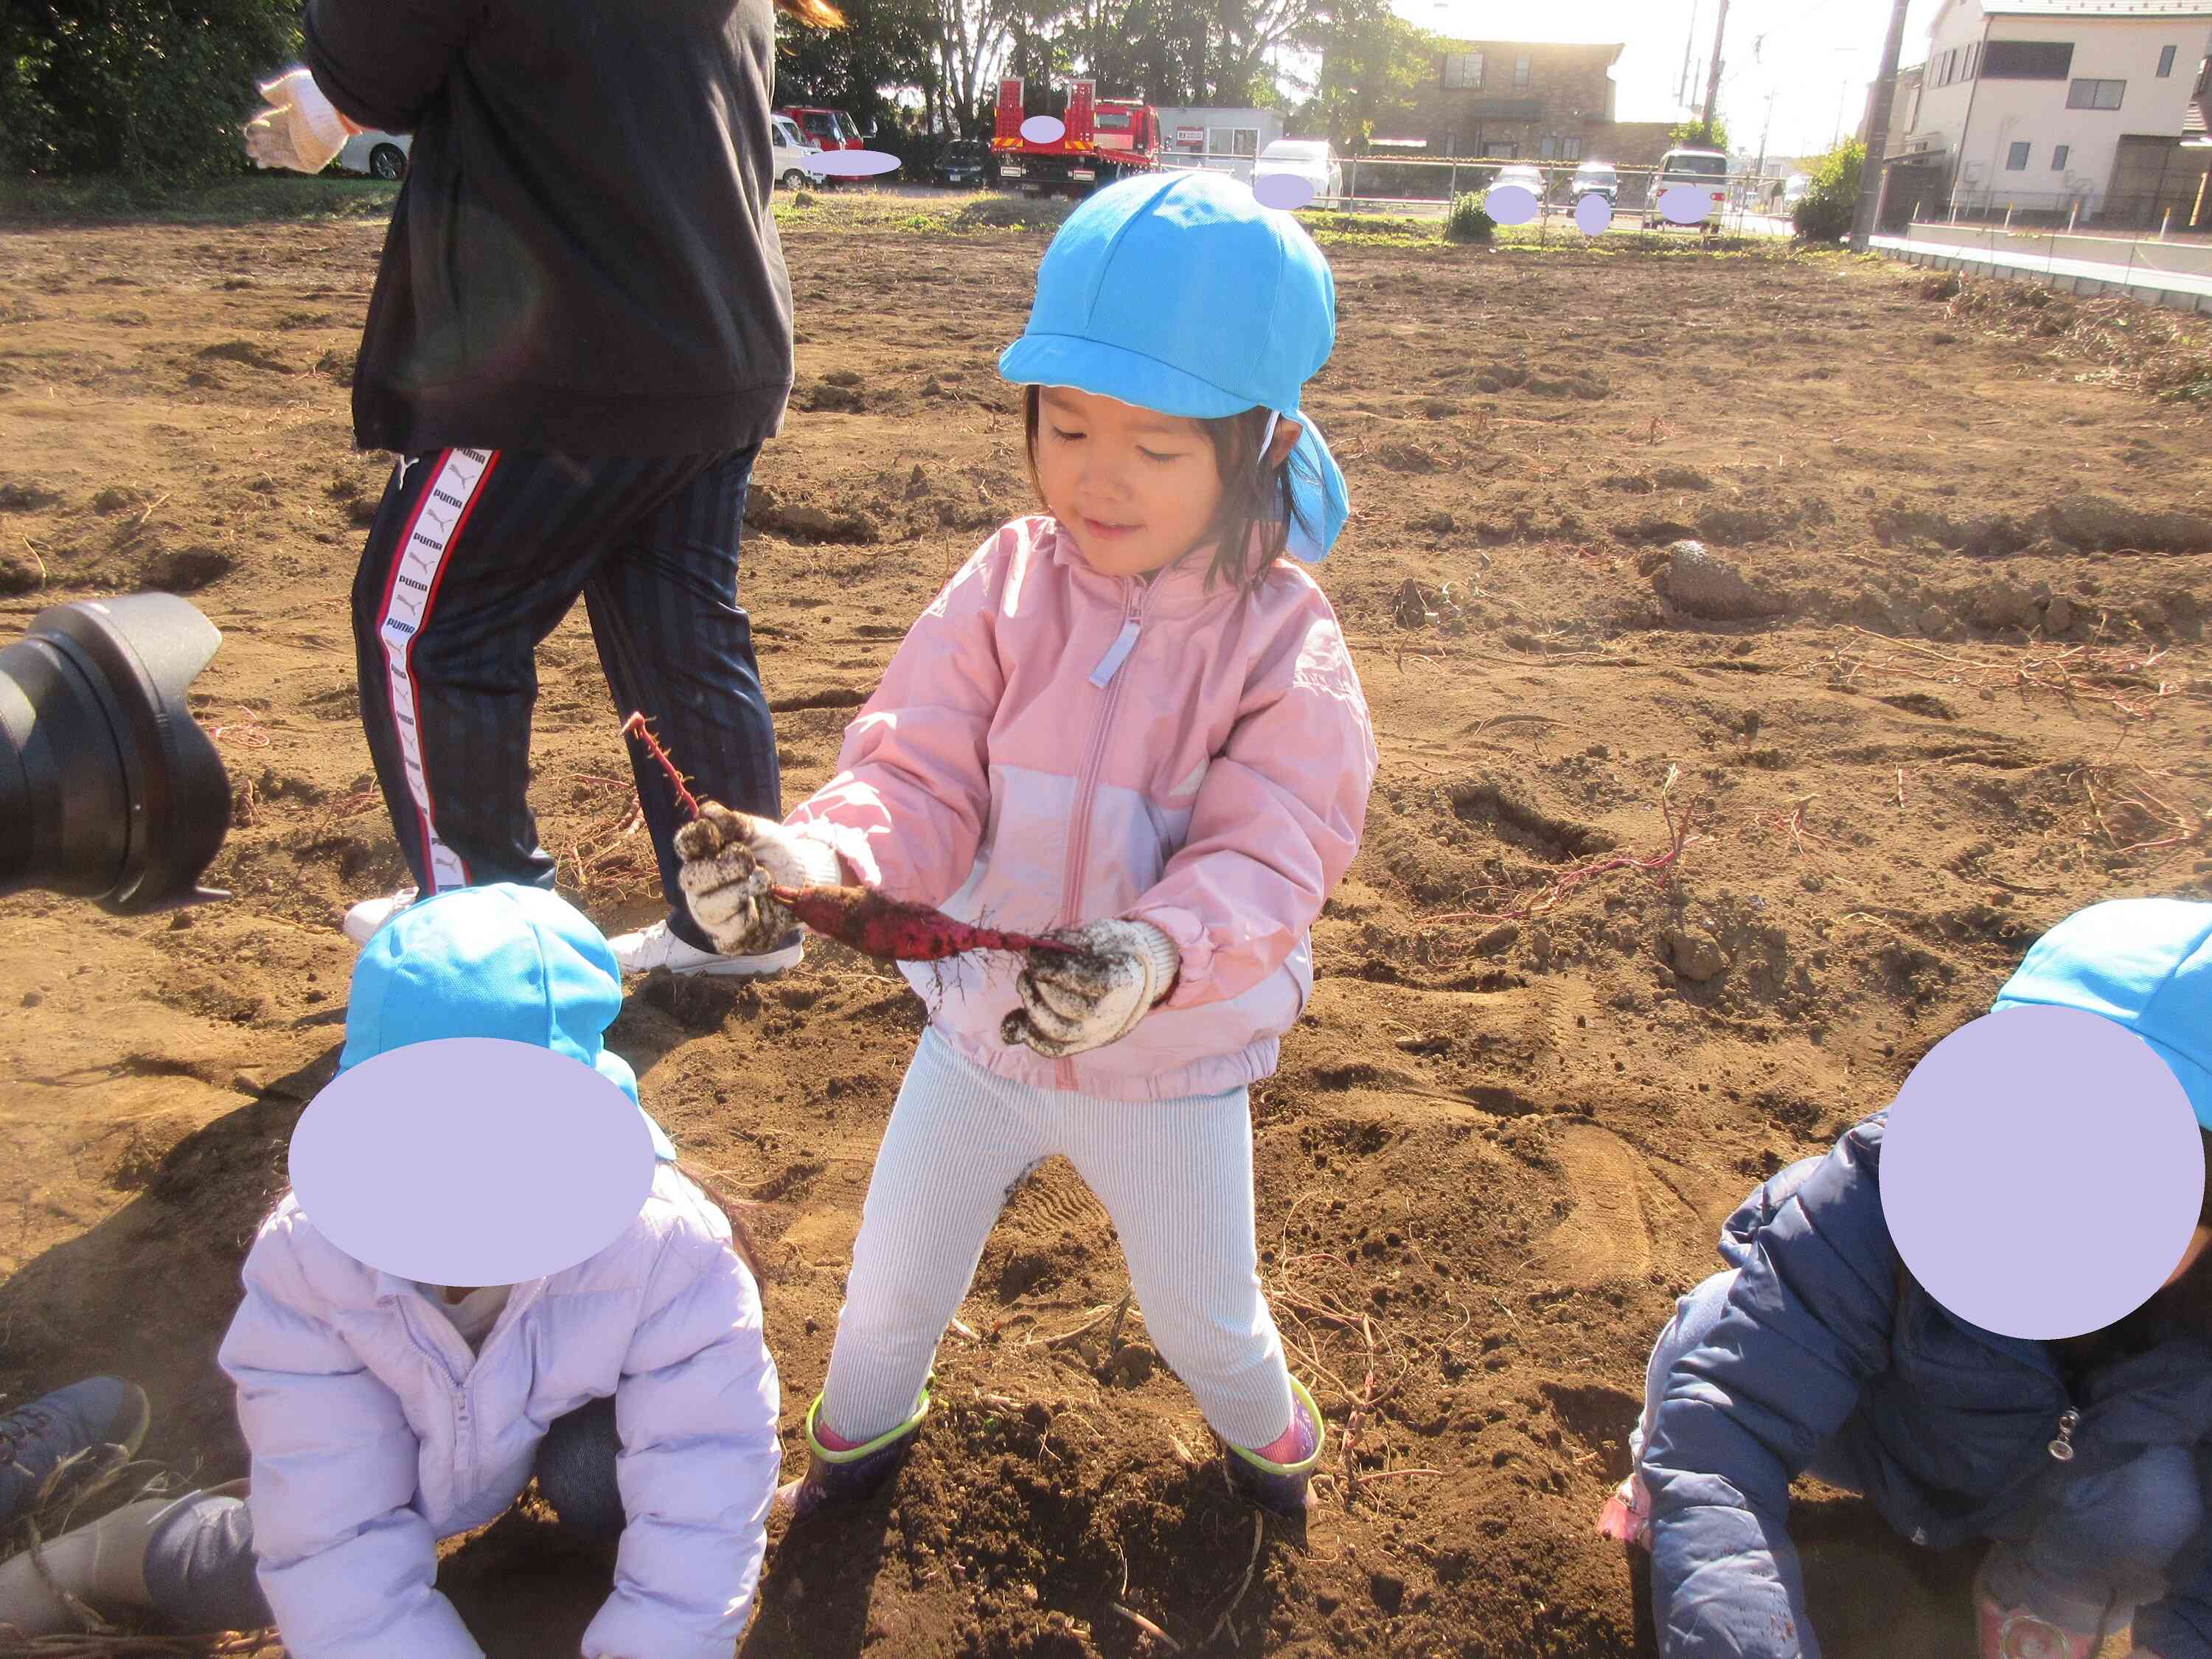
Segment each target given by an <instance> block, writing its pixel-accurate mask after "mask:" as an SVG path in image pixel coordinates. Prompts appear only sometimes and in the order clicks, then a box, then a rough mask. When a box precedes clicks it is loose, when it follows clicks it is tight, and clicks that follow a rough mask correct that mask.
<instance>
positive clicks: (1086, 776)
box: [1056, 577, 1159, 1090]
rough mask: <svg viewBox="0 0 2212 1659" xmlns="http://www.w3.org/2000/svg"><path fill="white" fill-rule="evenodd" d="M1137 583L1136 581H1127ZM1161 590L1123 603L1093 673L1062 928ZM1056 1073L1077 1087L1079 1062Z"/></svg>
mask: <svg viewBox="0 0 2212 1659" xmlns="http://www.w3.org/2000/svg"><path fill="white" fill-rule="evenodd" d="M1122 580H1125V581H1133V580H1136V579H1135V578H1134V577H1124V578H1123V579H1122ZM1158 589H1159V583H1158V580H1154V581H1152V582H1149V583H1147V584H1146V586H1145V591H1144V596H1143V597H1142V598H1141V599H1139V600H1138V602H1137V603H1136V604H1135V605H1130V603H1129V601H1128V599H1127V597H1124V598H1123V599H1122V601H1121V633H1120V634H1119V635H1116V636H1115V641H1114V643H1113V644H1112V645H1111V646H1109V647H1108V648H1107V652H1106V654H1105V656H1104V657H1103V658H1102V659H1100V660H1099V664H1098V666H1097V668H1096V669H1095V670H1093V671H1092V672H1091V684H1093V685H1096V686H1099V687H1101V688H1103V690H1104V691H1105V693H1106V696H1105V700H1104V701H1103V702H1101V703H1100V704H1099V705H1098V719H1097V723H1096V724H1095V725H1094V726H1092V727H1091V743H1090V745H1089V747H1088V748H1087V749H1085V751H1084V756H1083V769H1082V770H1081V771H1080V772H1079V773H1078V774H1077V775H1076V781H1075V816H1074V819H1073V822H1072V823H1070V824H1069V825H1068V831H1067V875H1066V881H1065V884H1064V888H1063V891H1062V896H1061V899H1060V926H1061V927H1074V926H1075V925H1076V924H1077V923H1078V922H1079V921H1082V920H1083V918H1082V916H1081V915H1079V914H1078V912H1079V910H1080V909H1081V908H1082V905H1083V872H1084V866H1085V865H1086V864H1087V863H1088V862H1089V861H1090V858H1091V800H1092V799H1093V797H1095V796H1096V795H1097V793H1098V774H1099V772H1100V770H1101V769H1103V767H1104V765H1105V761H1106V734H1107V732H1109V730H1111V729H1112V726H1113V724H1114V711H1115V708H1118V707H1119V706H1120V705H1121V685H1122V680H1121V669H1122V666H1123V665H1125V664H1126V663H1127V661H1128V660H1129V656H1130V653H1132V652H1133V651H1134V650H1135V649H1136V648H1137V635H1138V634H1139V632H1140V631H1142V629H1143V628H1144V625H1145V611H1146V607H1148V606H1149V605H1151V604H1152V595H1153V594H1154V593H1155V592H1158ZM1056 1075H1057V1077H1058V1078H1059V1080H1060V1087H1061V1088H1063V1089H1069V1090H1072V1089H1073V1088H1074V1087H1075V1062H1074V1061H1073V1060H1070V1059H1066V1058H1062V1059H1061V1060H1060V1061H1059V1062H1058V1063H1057V1070H1056Z"/></svg>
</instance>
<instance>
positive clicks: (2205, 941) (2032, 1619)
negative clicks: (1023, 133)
mask: <svg viewBox="0 0 2212 1659" xmlns="http://www.w3.org/2000/svg"><path fill="white" fill-rule="evenodd" d="M2037 1004H2040V1005H2046V1006H2057V1007H2067V1008H2078V1009H2083V1010H2087V1012H2092V1013H2095V1014H2098V1015H2100V1016H2102V1017H2104V1018H2108V1019H2112V1020H2114V1021H2116V1022H2118V1024H2121V1025H2123V1026H2125V1027H2127V1028H2129V1029H2130V1030H2133V1031H2134V1032H2135V1033H2136V1035H2137V1036H2140V1037H2142V1039H2143V1040H2144V1041H2145V1042H2148V1044H2149V1045H2150V1046H2151V1047H2152V1048H2154V1050H2156V1051H2157V1053H2158V1054H2160V1057H2161V1058H2162V1059H2164V1060H2166V1063H2167V1064H2168V1065H2169V1066H2171V1067H2172V1070H2173V1072H2174V1073H2175V1074H2176V1076H2177V1077H2179V1079H2180V1081H2181V1084H2182V1087H2183V1090H2184V1091H2185V1093H2186V1095H2187V1096H2188V1097H2189V1100H2190V1103H2191V1105H2192V1106H2193V1107H2194V1108H2195V1109H2196V1112H2197V1121H2198V1123H2199V1124H2200V1126H2205V1127H2208V1128H2212V904H2205V903H2193V902H2183V901H2180V900H2173V899H2129V900H2119V901H2116V902H2111V903H2106V904H2099V905H2093V906H2092V907H2091V908H2088V909H2086V910H2082V911H2079V912H2077V913H2076V914H2075V915H2071V916H2069V917H2068V918H2067V919H2066V920H2065V921H2062V922H2060V923H2059V924H2058V925H2057V927H2054V928H2052V929H2051V932H2050V933H2047V934H2045V936H2044V937H2043V938H2042V939H2039V941H2038V942H2037V943H2036V945H2034V947H2033V949H2032V950H2030V951H2029V952H2028V954H2027V958H2026V960H2025V961H2024V962H2023V963H2021V968H2020V969H2019V971H2018V972H2017V973H2015V975H2013V977H2012V979H2011V980H2010V981H2008V982H2007V984H2006V985H2005V987H2004V988H2003V990H2002V992H2001V993H2000V994H1999V995H1998V997H1997V1000H1996V1005H1995V1008H1996V1010H2003V1009H2006V1008H2012V1007H2019V1006H2027V1005H2037ZM1886 1116H1887V1114H1886V1113H1877V1114H1876V1115H1875V1116H1873V1117H1871V1118H1869V1119H1868V1120H1867V1121H1865V1122H1863V1123H1861V1124H1859V1125H1858V1126H1857V1127H1855V1128H1853V1129H1852V1130H1851V1131H1850V1133H1848V1134H1846V1135H1845V1136H1844V1138H1843V1139H1842V1140H1840V1141H1839V1142H1838V1143H1837V1145H1836V1147H1835V1149H1834V1150H1833V1151H1832V1152H1829V1153H1828V1154H1827V1155H1826V1157H1824V1158H1808V1159H1806V1160H1804V1161H1803V1162H1802V1163H1800V1164H1793V1165H1791V1166H1790V1168H1788V1169H1786V1170H1783V1171H1781V1172H1780V1173H1779V1174H1778V1175H1777V1176H1774V1177H1773V1178H1772V1179H1771V1180H1770V1181H1768V1182H1766V1183H1765V1186H1763V1187H1761V1188H1759V1191H1758V1192H1756V1193H1754V1194H1753V1195H1752V1196H1751V1198H1750V1199H1749V1200H1747V1201H1746V1202H1745V1204H1744V1205H1743V1206H1742V1207H1741V1208H1740V1209H1739V1210H1738V1211H1737V1212H1735V1215H1734V1216H1732V1217H1731V1218H1729V1222H1728V1224H1727V1226H1726V1228H1725V1229H1724V1231H1723V1236H1722V1238H1721V1254H1722V1255H1723V1256H1724V1257H1725V1258H1726V1259H1727V1260H1728V1261H1729V1263H1730V1264H1731V1266H1730V1267H1729V1270H1728V1271H1727V1272H1725V1273H1718V1274H1716V1275H1715V1276H1714V1277H1712V1278H1711V1279H1707V1280H1705V1282H1704V1283H1703V1284H1701V1285H1699V1286H1698V1287H1697V1288H1696V1289H1694V1290H1692V1291H1691V1292H1690V1293H1689V1294H1688V1295H1687V1296H1686V1297H1682V1299H1681V1301H1680V1304H1679V1306H1678V1308H1677V1310H1676V1312H1675V1315H1674V1319H1673V1321H1672V1322H1670V1323H1669V1324H1668V1327H1667V1328H1666V1329H1665V1330H1664V1331H1662V1333H1661V1334H1660V1337H1659V1341H1658V1345H1657V1346H1656V1348H1655V1350H1654V1351H1653V1352H1652V1356H1651V1364H1650V1372H1649V1376H1648V1380H1647V1387H1646V1398H1645V1405H1644V1418H1643V1421H1642V1423H1641V1425H1639V1427H1638V1430H1637V1431H1636V1432H1635V1433H1634V1434H1633V1435H1632V1437H1631V1439H1630V1448H1631V1453H1632V1459H1633V1462H1634V1468H1635V1473H1634V1474H1632V1475H1631V1476H1630V1478H1629V1479H1628V1480H1626V1481H1624V1482H1623V1483H1622V1485H1621V1487H1620V1491H1619V1492H1617V1493H1616V1494H1615V1495H1614V1498H1613V1501H1612V1502H1611V1503H1610V1504H1607V1510H1606V1516H1605V1518H1604V1520H1603V1521H1602V1522H1601V1528H1603V1529H1604V1530H1605V1531H1607V1533H1609V1534H1612V1535H1613V1536H1615V1537H1620V1538H1622V1539H1625V1540H1628V1541H1632V1542H1634V1543H1637V1544H1641V1545H1644V1546H1645V1547H1649V1548H1650V1552H1651V1562H1652V1573H1651V1579H1652V1597H1653V1602H1654V1609H1653V1610H1654V1616H1655V1623H1656V1629H1657V1632H1658V1637H1659V1648H1660V1651H1661V1653H1662V1655H1663V1656H1665V1659H1801V1656H1802V1659H1818V1656H1819V1655H1820V1642H1819V1640H1818V1638H1816V1637H1815V1636H1814V1632H1813V1628H1812V1626H1811V1625H1810V1624H1809V1623H1808V1621H1807V1619H1806V1616H1805V1599H1804V1589H1803V1583H1802V1577H1801V1574H1800V1572H1799V1568H1798V1562H1797V1557H1796V1550H1795V1549H1794V1547H1792V1546H1791V1544H1790V1536H1789V1533H1788V1531H1787V1529H1786V1525H1785V1523H1786V1521H1787V1518H1788V1511H1789V1497H1790V1480H1792V1479H1793V1478H1794V1477H1795V1476H1796V1475H1798V1474H1807V1473H1809V1474H1814V1475H1815V1476H1817V1477H1818V1478H1819V1479H1820V1480H1825V1481H1827V1482H1829V1483H1830V1484H1832V1485H1836V1486H1844V1487H1846V1488H1848V1489H1850V1490H1852V1491H1857V1492H1863V1493H1865V1494H1866V1495H1867V1496H1868V1497H1869V1498H1870V1499H1871V1500H1872V1501H1873V1503H1874V1504H1875V1507H1876V1509H1877V1510H1879V1511H1880V1512H1881V1516H1882V1517H1883V1518H1884V1519H1885V1520H1886V1521H1887V1522H1889V1524H1890V1525H1891V1526H1892V1527H1893V1528H1895V1529H1896V1530H1897V1531H1898V1532H1899V1534H1901V1535H1903V1536H1904V1537H1905V1538H1909V1539H1911V1541H1913V1542H1914V1543H1917V1544H1922V1545H1925V1546H1927V1547H1930V1548H1935V1549H1944V1548H1948V1547H1953V1546H1955V1545H1958V1544H1960V1543H1964V1542H1966V1541H1968V1540H1971V1539H1977V1538H1987V1539H1990V1540H1992V1541H1993V1542H1992V1546H1991V1547H1990V1552H1989V1554H1988V1556H1987V1558H1986V1559H1985V1561H1984V1565H1983V1567H1982V1570H1981V1573H1980V1577H1979V1578H1978V1583H1977V1586H1976V1596H1975V1600H1976V1604H1977V1605H1976V1616H1977V1621H1978V1630H1979V1635H1980V1642H1981V1651H1982V1653H1983V1654H1984V1659H2091V1656H2093V1655H2094V1654H2096V1653H2097V1651H2098V1650H2099V1647H2100V1644H2101V1643H2102V1641H2103V1639H2104V1638H2105V1637H2106V1635H2108V1634H2110V1633H2112V1632H2117V1631H2118V1630H2120V1629H2122V1628H2123V1627H2125V1626H2128V1625H2129V1624H2130V1620H2132V1624H2133V1636H2134V1641H2135V1647H2134V1649H2133V1650H2132V1654H2131V1659H2212V1532H2208V1530H2207V1528H2206V1527H2205V1524H2204V1522H2205V1494H2206V1493H2207V1492H2208V1491H2212V1485H2208V1480H2212V1255H2209V1254H2208V1253H2207V1252H2206V1249H2205V1246H2206V1244H2207V1243H2208V1242H2212V1196H2208V1199H2207V1201H2206V1206H2205V1212H2204V1213H2203V1215H2202V1216H2201V1217H2200V1221H2199V1225H2198V1226H2197V1231H2196V1232H2195V1234H2194V1236H2193V1237H2192V1240H2191V1244H2190V1247H2189V1249H2188V1252H2187V1254H2186V1255H2185V1256H2184V1258H2183V1260H2182V1261H2181V1263H2180V1265H2179V1267H2177V1268H2176V1270H2175V1273H2174V1274H2173V1276H2172V1278H2171V1279H2168V1281H2167V1283H2166V1288H2165V1289H2163V1290H2161V1291H2160V1292H2159V1293H2158V1294H2157V1295H2156V1296H2154V1297H2152V1298H2151V1300H2150V1301H2149V1302H2148V1303H2147V1304H2144V1306H2143V1307H2142V1308H2141V1309H2139V1310H2137V1311H2136V1312H2135V1313H2133V1314H2131V1315H2130V1316H2128V1317H2127V1318H2126V1319H2124V1320H2123V1321H2121V1322H2119V1323H2118V1324H2117V1325H2113V1326H2110V1327H2108V1328H2106V1329H2104V1330H2100V1331H2094V1332H2092V1333H2090V1334H2087V1336H2082V1337H2076V1338H2073V1339H2070V1340H2065V1341H2057V1342H2044V1341H2032V1340H2021V1339H2017V1338H2012V1337H2004V1336H1998V1335H1995V1334H1991V1333H1990V1332H1989V1331H1986V1330H1983V1329H1981V1328H1978V1327H1976V1326H1973V1325H1970V1324H1968V1323H1966V1322H1965V1321H1963V1320H1961V1319H1960V1318H1958V1317H1957V1316H1954V1315H1953V1314H1951V1313H1949V1312H1948V1311H1947V1310H1945V1309H1944V1308H1943V1307H1942V1305H1940V1304H1938V1303H1936V1301H1935V1300H1934V1299H1933V1298H1932V1297H1930V1296H1929V1294H1928V1293H1927V1291H1924V1290H1923V1289H1922V1288H1921V1287H1920V1285H1918V1284H1917V1283H1916V1282H1915V1281H1914V1279H1912V1277H1911V1274H1910V1273H1908V1272H1906V1270H1905V1267H1904V1266H1903V1264H1902V1262H1901V1261H1900V1260H1899V1255H1898V1252H1897V1250H1896V1248H1895V1247H1894V1245H1893V1243H1892V1241H1891V1238H1890V1234H1889V1230H1888V1227H1887V1225H1886V1223H1885V1221H1884V1219H1883V1214H1882V1206H1881V1147H1882V1131H1883V1126H1884V1120H1885V1117H1886ZM2207 1143H2208V1145H2207V1151H2208V1153H2209V1154H2212V1133H2208V1134H2207ZM2208 1163H2209V1164H2212V1157H2208Z"/></svg>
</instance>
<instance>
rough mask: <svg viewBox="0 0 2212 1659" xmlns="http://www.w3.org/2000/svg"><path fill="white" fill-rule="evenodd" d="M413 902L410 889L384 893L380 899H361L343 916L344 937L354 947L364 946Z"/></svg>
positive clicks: (412, 891)
mask: <svg viewBox="0 0 2212 1659" xmlns="http://www.w3.org/2000/svg"><path fill="white" fill-rule="evenodd" d="M414 902H415V890H414V889H413V888H412V887H403V888H401V889H400V890H398V892H396V893H386V895H385V896H383V897H382V898H373V899H363V900H362V902H360V903H358V904H356V905H355V906H354V907H353V908H352V909H350V910H349V911H347V912H346V914H345V923H344V927H345V936H346V937H347V938H348V939H351V940H352V941H353V942H354V943H355V944H356V945H366V944H368V942H369V940H371V939H374V938H375V937H376V930H377V929H378V928H380V927H383V926H384V924H385V923H386V922H387V921H391V920H392V917H394V916H396V915H398V914H399V913H400V912H401V911H402V910H404V909H405V908H407V907H408V906H409V905H410V904H412V903H414Z"/></svg>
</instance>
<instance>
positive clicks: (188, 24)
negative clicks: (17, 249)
mask: <svg viewBox="0 0 2212 1659" xmlns="http://www.w3.org/2000/svg"><path fill="white" fill-rule="evenodd" d="M299 50H300V31H299V4H298V0H9V3H8V4H7V5H6V6H5V7H0V167H5V168H6V169H7V171H8V172H9V173H15V174H27V175H31V176H33V177H39V178H63V177H68V176H71V175H81V174H86V173H110V174H119V175H121V176H123V177H125V178H128V179H137V180H142V181H148V182H153V181H160V182H165V183H190V182H192V181H195V180H199V179H208V178H212V177H215V176H217V175H219V174H222V173H237V172H240V171H241V170H243V168H244V167H245V166H246V147H245V141H244V139H243V138H242V137H240V128H241V127H242V126H243V125H244V124H245V123H246V120H247V119H248V118H250V117H251V116H252V113H253V112H254V110H255V109H256V108H258V106H259V104H260V99H259V97H258V88H257V87H256V85H255V82H254V77H255V76H257V75H258V76H263V77H264V78H267V77H269V76H273V75H274V74H275V73H276V72H277V71H278V70H282V69H283V67H284V66H285V65H286V64H289V63H291V62H293V61H295V59H296V58H297V57H298V55H299Z"/></svg>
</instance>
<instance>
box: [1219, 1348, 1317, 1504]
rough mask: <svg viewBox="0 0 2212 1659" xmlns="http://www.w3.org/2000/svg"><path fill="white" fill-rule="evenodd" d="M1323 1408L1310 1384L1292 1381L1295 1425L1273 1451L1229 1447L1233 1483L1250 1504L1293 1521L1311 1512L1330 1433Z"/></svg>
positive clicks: (1277, 1442)
mask: <svg viewBox="0 0 2212 1659" xmlns="http://www.w3.org/2000/svg"><path fill="white" fill-rule="evenodd" d="M1327 1432H1328V1431H1327V1427H1326V1425H1324V1424H1323V1423H1322V1415H1321V1407H1319V1406H1316V1404H1314V1397H1313V1395H1310V1394H1309V1393H1307V1392H1306V1386H1305V1384H1304V1383H1301V1382H1299V1381H1298V1379H1297V1377H1295V1376H1294V1377H1292V1378H1291V1426H1290V1427H1289V1428H1288V1429H1286V1430H1285V1431H1284V1432H1283V1435H1282V1437H1281V1438H1280V1439H1279V1440H1277V1441H1276V1442H1275V1443H1274V1444H1273V1445H1271V1446H1263V1447H1261V1449H1259V1450H1257V1451H1253V1450H1251V1449H1248V1448H1246V1447H1243V1446H1231V1447H1230V1448H1229V1484H1230V1486H1231V1487H1232V1488H1233V1489H1234V1490H1235V1491H1236V1492H1237V1493H1238V1494H1239V1495H1241V1496H1242V1497H1243V1498H1245V1499H1246V1500H1247V1501H1249V1502H1250V1503H1254V1504H1258V1505H1259V1506H1260V1507H1261V1509H1263V1510H1270V1511H1272V1512H1273V1513H1274V1514H1276V1515H1279V1516H1285V1518H1287V1519H1292V1520H1295V1519H1296V1518H1297V1516H1301V1515H1304V1513H1305V1512H1306V1500H1307V1498H1308V1495H1309V1491H1310V1487H1311V1486H1312V1483H1313V1472H1314V1468H1315V1467H1316V1465H1317V1464H1318V1463H1320V1462H1321V1448H1322V1439H1323V1437H1325V1435H1326V1434H1327Z"/></svg>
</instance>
